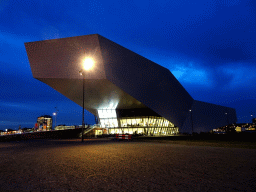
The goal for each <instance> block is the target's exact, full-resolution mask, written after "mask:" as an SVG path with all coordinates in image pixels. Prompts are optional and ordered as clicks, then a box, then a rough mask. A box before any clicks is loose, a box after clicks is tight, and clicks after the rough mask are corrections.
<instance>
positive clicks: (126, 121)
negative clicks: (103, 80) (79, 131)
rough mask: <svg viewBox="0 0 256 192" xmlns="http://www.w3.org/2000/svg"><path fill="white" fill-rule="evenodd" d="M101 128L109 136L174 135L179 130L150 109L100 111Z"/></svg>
mask: <svg viewBox="0 0 256 192" xmlns="http://www.w3.org/2000/svg"><path fill="white" fill-rule="evenodd" d="M98 116H99V120H100V126H101V127H102V128H107V129H108V133H109V134H116V133H119V134H126V133H129V134H143V135H150V136H153V135H174V134H177V133H178V132H179V128H178V127H176V126H174V124H173V123H171V122H170V121H168V120H166V119H165V118H163V117H161V116H159V115H158V114H156V113H155V112H153V111H151V110H150V109H121V110H120V109H117V110H116V109H100V110H98Z"/></svg>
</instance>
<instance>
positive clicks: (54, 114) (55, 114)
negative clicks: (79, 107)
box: [53, 112, 57, 128]
mask: <svg viewBox="0 0 256 192" xmlns="http://www.w3.org/2000/svg"><path fill="white" fill-rule="evenodd" d="M53 116H55V128H56V116H57V113H56V112H54V113H53Z"/></svg>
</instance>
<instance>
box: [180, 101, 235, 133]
mask: <svg viewBox="0 0 256 192" xmlns="http://www.w3.org/2000/svg"><path fill="white" fill-rule="evenodd" d="M225 113H227V114H225ZM192 121H193V132H197V133H200V132H209V131H211V130H212V129H215V128H218V127H221V126H225V125H227V124H228V123H229V124H231V123H235V122H236V121H237V118H236V111H235V109H233V108H229V107H224V106H220V105H214V104H211V103H206V102H202V101H197V100H194V103H193V106H192V119H191V112H190V113H189V114H188V116H187V118H186V121H185V122H184V125H183V126H182V127H181V128H180V132H187V133H191V131H192Z"/></svg>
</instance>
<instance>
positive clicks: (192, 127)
mask: <svg viewBox="0 0 256 192" xmlns="http://www.w3.org/2000/svg"><path fill="white" fill-rule="evenodd" d="M189 112H190V117H191V129H192V135H193V131H194V130H193V129H194V126H193V117H192V110H191V109H189Z"/></svg>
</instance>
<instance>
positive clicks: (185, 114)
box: [25, 34, 237, 135]
mask: <svg viewBox="0 0 256 192" xmlns="http://www.w3.org/2000/svg"><path fill="white" fill-rule="evenodd" d="M25 47H26V51H27V55H28V59H29V62H30V66H31V70H32V74H33V77H34V78H36V79H38V80H40V81H42V82H44V83H46V84H47V85H49V86H51V87H52V88H53V89H55V90H56V91H58V92H60V93H61V94H63V95H64V96H66V97H67V98H69V99H70V100H72V101H74V102H75V103H77V104H78V105H80V106H81V107H82V106H83V101H84V108H85V109H86V110H87V111H89V112H90V113H92V114H94V115H95V116H97V118H98V120H99V126H100V127H102V128H105V129H107V131H108V133H110V134H112V133H138V134H145V135H173V134H177V133H178V132H181V133H192V132H197V133H200V132H208V131H211V130H212V129H215V128H218V127H221V126H225V125H228V124H231V123H236V121H237V118H236V111H235V109H233V108H229V107H224V106H220V105H215V104H211V103H206V102H201V101H197V100H194V99H193V98H192V97H191V96H190V94H189V93H188V92H187V91H186V90H185V88H184V87H183V86H182V85H181V84H180V83H179V81H178V80H177V79H176V78H175V77H174V75H173V74H172V73H171V72H170V71H169V70H168V69H166V68H164V67H162V66H160V65H158V64H156V63H154V62H152V61H150V60H148V59H146V58H145V57H143V56H140V55H138V54H137V53H134V52H132V51H130V50H128V49H126V48H124V47H122V46H121V45H118V44H116V43H114V42H113V41H110V40H108V39H106V38H104V37H102V36H100V35H98V34H94V35H85V36H78V37H70V38H61V39H53V40H45V41H36V42H29V43H25ZM87 57H90V58H92V59H93V61H94V66H93V68H92V69H90V70H88V71H84V75H83V76H81V75H80V74H79V71H81V69H82V62H83V60H84V59H85V58H87ZM83 78H84V79H83ZM83 81H84V82H83ZM83 86H84V87H83ZM83 88H84V89H83ZM83 91H84V94H83ZM83 95H84V98H83Z"/></svg>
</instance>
